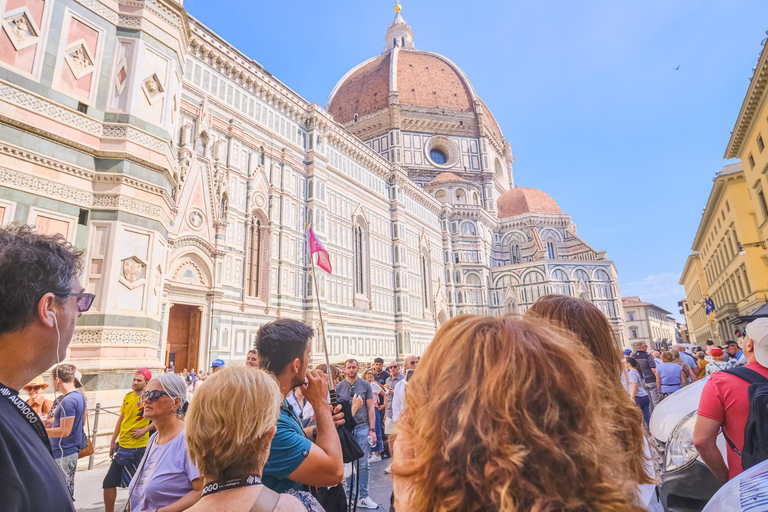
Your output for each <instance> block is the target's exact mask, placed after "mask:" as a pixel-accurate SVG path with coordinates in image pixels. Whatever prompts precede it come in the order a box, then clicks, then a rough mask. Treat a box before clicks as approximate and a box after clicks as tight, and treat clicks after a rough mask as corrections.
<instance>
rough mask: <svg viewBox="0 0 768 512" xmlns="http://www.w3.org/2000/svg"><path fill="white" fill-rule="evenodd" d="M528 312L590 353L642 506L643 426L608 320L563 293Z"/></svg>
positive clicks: (646, 485) (648, 468) (645, 497)
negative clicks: (561, 330) (623, 378)
mask: <svg viewBox="0 0 768 512" xmlns="http://www.w3.org/2000/svg"><path fill="white" fill-rule="evenodd" d="M528 315H533V316H535V317H537V318H541V319H544V320H547V321H549V322H552V323H553V324H555V325H556V326H558V327H560V328H564V329H567V330H568V331H570V332H572V333H573V334H575V335H576V339H577V340H578V341H579V342H580V343H581V344H582V345H583V346H584V347H585V348H586V349H587V350H589V352H590V353H591V354H592V355H593V356H594V359H593V360H592V361H593V363H594V364H593V368H594V370H593V371H594V373H595V376H596V377H597V381H598V385H599V386H600V388H601V395H602V397H603V399H602V404H603V406H604V408H605V411H604V413H603V414H604V417H605V418H609V419H610V427H611V431H612V433H613V435H614V436H615V437H616V439H617V440H618V442H619V444H620V445H621V446H623V450H624V451H625V452H626V454H627V456H626V461H627V462H626V464H628V466H629V471H630V476H631V478H632V480H633V481H634V482H635V483H637V485H639V486H640V487H639V493H638V500H639V501H640V502H641V504H642V505H646V504H647V503H648V501H649V500H650V499H651V496H652V495H653V491H654V488H655V485H652V484H654V477H655V474H654V469H653V464H652V461H651V460H650V447H649V446H648V440H647V438H646V434H645V430H644V427H643V412H642V410H641V409H640V408H638V404H636V403H635V402H634V400H633V399H632V398H630V397H629V396H628V395H627V391H626V390H625V388H624V386H623V385H622V382H621V376H622V374H623V373H624V364H623V361H622V358H621V353H620V352H619V350H618V348H619V345H618V343H617V342H616V338H615V336H614V334H613V329H611V325H610V324H609V323H608V319H607V318H605V315H604V314H603V313H602V312H601V311H600V310H599V309H598V308H597V307H596V306H595V305H594V304H592V303H591V302H587V301H586V300H582V299H577V298H574V297H567V296H565V295H545V296H544V297H541V298H540V299H539V300H538V301H536V303H535V304H534V305H533V306H532V307H531V308H530V309H529V310H528V312H527V313H526V316H528ZM589 373H591V372H589ZM638 389H639V388H638ZM643 391H644V390H643Z"/></svg>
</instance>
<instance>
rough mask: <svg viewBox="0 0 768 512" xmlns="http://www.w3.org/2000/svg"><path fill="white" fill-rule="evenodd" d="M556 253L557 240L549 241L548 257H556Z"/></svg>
mask: <svg viewBox="0 0 768 512" xmlns="http://www.w3.org/2000/svg"><path fill="white" fill-rule="evenodd" d="M555 257H556V253H555V242H551V241H550V242H547V258H549V259H550V260H553V259H555Z"/></svg>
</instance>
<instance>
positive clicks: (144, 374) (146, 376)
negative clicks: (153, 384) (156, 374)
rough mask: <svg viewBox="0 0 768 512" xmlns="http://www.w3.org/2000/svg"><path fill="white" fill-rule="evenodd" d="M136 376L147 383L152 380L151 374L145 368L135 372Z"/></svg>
mask: <svg viewBox="0 0 768 512" xmlns="http://www.w3.org/2000/svg"><path fill="white" fill-rule="evenodd" d="M136 374H137V375H141V376H142V377H144V378H145V379H147V382H149V381H151V380H152V372H151V371H149V370H147V369H146V368H141V369H139V370H136Z"/></svg>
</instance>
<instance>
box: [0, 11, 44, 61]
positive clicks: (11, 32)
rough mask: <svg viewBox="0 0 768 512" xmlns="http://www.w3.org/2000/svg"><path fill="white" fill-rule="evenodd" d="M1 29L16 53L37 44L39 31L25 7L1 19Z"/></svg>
mask: <svg viewBox="0 0 768 512" xmlns="http://www.w3.org/2000/svg"><path fill="white" fill-rule="evenodd" d="M3 28H4V29H5V33H6V34H8V39H10V40H11V44H13V47H14V48H16V51H19V50H23V49H24V48H26V47H28V46H31V45H33V44H35V43H37V41H38V39H39V34H40V30H39V29H38V28H37V25H36V24H35V20H34V18H33V17H32V16H31V15H30V14H29V11H27V9H26V7H24V8H22V9H21V10H14V11H11V12H10V13H8V14H7V15H6V16H5V17H4V18H3Z"/></svg>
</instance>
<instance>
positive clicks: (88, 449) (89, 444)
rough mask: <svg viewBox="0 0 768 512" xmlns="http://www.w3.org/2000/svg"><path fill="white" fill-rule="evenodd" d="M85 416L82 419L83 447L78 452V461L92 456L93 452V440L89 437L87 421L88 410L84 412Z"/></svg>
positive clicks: (89, 425)
mask: <svg viewBox="0 0 768 512" xmlns="http://www.w3.org/2000/svg"><path fill="white" fill-rule="evenodd" d="M83 416H85V417H84V418H83V438H84V439H85V441H86V442H85V446H84V447H83V449H82V450H80V453H78V454H77V458H78V459H82V458H84V457H90V456H91V455H93V452H94V451H95V450H94V448H93V438H92V436H91V435H89V433H90V431H91V423H90V420H89V419H88V409H86V410H85V414H84V415H83Z"/></svg>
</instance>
